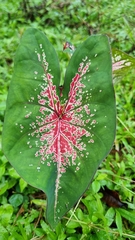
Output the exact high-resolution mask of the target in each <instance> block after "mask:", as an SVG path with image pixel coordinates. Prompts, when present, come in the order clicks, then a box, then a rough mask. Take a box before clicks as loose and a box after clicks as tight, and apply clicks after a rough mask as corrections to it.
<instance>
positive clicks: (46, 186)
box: [3, 29, 116, 228]
mask: <svg viewBox="0 0 135 240" xmlns="http://www.w3.org/2000/svg"><path fill="white" fill-rule="evenodd" d="M31 39H34V42H33V45H32V44H31ZM111 68H112V63H111V53H110V47H109V44H108V39H107V37H105V36H101V35H97V36H92V37H90V38H88V40H86V41H85V42H84V43H83V44H82V45H81V46H80V47H79V48H78V49H77V50H76V51H75V53H74V54H73V56H72V58H71V60H70V63H69V66H68V68H67V72H66V76H65V84H64V86H63V89H62V91H61V92H60V91H59V80H60V79H59V78H60V73H59V64H58V59H57V56H56V53H55V51H54V49H53V47H52V46H51V44H50V43H49V41H48V40H47V38H46V37H45V36H44V35H43V34H42V33H40V32H39V31H38V30H35V29H30V30H28V31H26V33H25V34H24V36H23V38H22V41H21V45H20V47H19V49H18V51H17V54H16V59H15V73H14V76H13V80H12V83H11V86H10V90H9V95H8V100H7V110H6V116H5V123H4V131H3V149H4V152H5V155H6V156H7V158H8V159H9V160H10V162H11V164H12V165H13V166H14V168H15V169H16V170H17V172H18V173H19V174H20V175H21V176H22V178H24V180H25V181H27V182H28V183H29V184H31V185H33V186H34V187H37V188H39V189H41V190H43V191H44V192H45V193H46V195H47V202H48V205H47V220H48V222H49V223H50V225H51V226H52V227H53V228H55V226H56V225H57V223H58V221H59V220H60V219H61V217H62V216H64V215H65V213H66V212H67V211H68V210H69V209H70V208H71V207H73V205H74V204H75V203H76V202H77V200H78V199H79V198H80V197H81V195H82V194H83V193H84V191H85V190H86V188H87V187H88V186H89V184H90V182H91V181H92V178H93V176H94V174H95V171H96V170H97V168H98V166H99V164H100V163H101V161H102V160H103V159H104V158H105V157H106V156H107V154H108V153H109V151H110V149H111V147H112V144H113V141H114V136H115V124H116V123H115V120H116V116H115V115H116V113H115V98H114V90H113V85H112V69H111Z"/></svg>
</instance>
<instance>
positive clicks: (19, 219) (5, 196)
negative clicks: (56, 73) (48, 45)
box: [0, 0, 135, 240]
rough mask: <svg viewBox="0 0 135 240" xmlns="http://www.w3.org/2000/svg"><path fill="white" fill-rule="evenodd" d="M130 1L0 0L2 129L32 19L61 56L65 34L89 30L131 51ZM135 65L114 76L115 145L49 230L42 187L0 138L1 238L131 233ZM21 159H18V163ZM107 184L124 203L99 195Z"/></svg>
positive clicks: (134, 50)
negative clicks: (14, 161)
mask: <svg viewBox="0 0 135 240" xmlns="http://www.w3.org/2000/svg"><path fill="white" fill-rule="evenodd" d="M134 19H135V12H134V1H132V0H129V1H128V2H127V1H126V0H123V1H120V0H115V1H114V0H113V1H111V2H110V1H107V0H100V1H98V0H95V1H92V0H84V1H79V0H75V1H74V2H72V3H71V1H62V0H60V1H51V0H50V1H43V0H33V1H32V0H31V1H27V0H18V1H16V0H10V1H9V0H8V1H6V0H3V1H2V3H1V4H0V26H1V28H0V38H1V41H0V53H1V54H0V134H1V133H2V126H3V121H4V111H5V107H6V97H7V92H8V87H9V83H10V80H11V77H12V73H13V59H14V55H15V51H16V48H17V46H18V44H19V42H20V38H21V36H22V33H23V32H24V31H25V30H26V29H27V28H28V27H36V28H38V29H40V30H42V31H44V32H45V33H46V34H47V37H48V39H49V40H50V41H51V42H52V44H53V45H54V47H55V49H56V51H57V54H58V56H59V59H60V62H61V70H62V71H63V74H64V70H63V69H64V68H65V66H67V63H68V60H69V56H68V54H66V53H63V51H62V48H63V43H64V41H65V40H66V41H67V40H69V41H70V42H72V43H73V44H74V45H75V46H77V45H78V44H79V43H80V42H82V41H84V40H85V39H86V38H87V37H88V35H91V34H93V33H94V34H96V33H104V34H106V35H108V36H109V39H110V43H111V46H112V48H114V47H115V48H118V49H119V50H122V51H125V52H126V53H128V54H130V55H131V56H135V43H134V39H135V23H134ZM134 75H135V72H134V70H133V71H131V70H130V71H127V72H126V73H125V72H124V74H123V75H121V77H119V78H114V83H115V84H114V86H115V92H116V102H117V136H116V139H115V142H114V147H113V149H112V151H111V153H110V154H109V156H108V157H107V159H105V161H104V162H103V163H102V165H101V166H100V168H99V170H98V171H97V173H96V175H95V178H94V180H93V183H92V185H91V186H90V187H89V189H88V190H87V192H86V193H85V194H84V195H83V197H82V199H80V202H79V203H78V204H77V205H76V206H75V208H74V209H72V210H71V211H70V212H69V213H67V215H66V216H65V217H64V218H63V220H62V221H61V223H59V225H58V226H57V228H56V231H55V232H53V231H52V230H51V229H50V227H49V226H48V225H47V224H46V222H45V219H44V211H45V209H46V198H45V195H44V194H43V193H42V192H40V191H38V190H36V189H34V188H32V187H31V186H28V185H27V183H26V182H25V181H24V180H23V179H21V178H20V177H19V176H18V174H17V173H16V172H15V170H14V169H13V168H12V166H11V165H10V164H9V162H8V161H7V160H6V158H5V156H4V155H3V152H2V148H1V138H0V233H1V234H0V240H4V239H8V240H15V239H18V240H30V239H31V240H35V239H37V240H38V239H50V240H51V239H58V240H63V239H68V240H76V239H81V240H82V239H86V240H87V239H99V240H102V239H118V240H121V239H135V193H134V192H135V150H134V148H135V135H134V132H135V115H134V108H135V98H134V96H135V81H134ZM22 164H23V163H22ZM105 187H107V188H108V189H110V190H115V191H117V192H118V194H119V197H120V199H121V201H122V202H124V203H126V204H127V205H126V207H125V209H123V208H114V207H111V206H107V205H106V203H104V202H103V201H102V197H103V190H104V189H105Z"/></svg>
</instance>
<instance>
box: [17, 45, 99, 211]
mask: <svg viewBox="0 0 135 240" xmlns="http://www.w3.org/2000/svg"><path fill="white" fill-rule="evenodd" d="M40 49H41V52H42V53H39V52H38V51H37V50H35V53H36V55H37V59H38V61H39V62H40V64H41V65H42V67H43V69H44V74H43V75H42V76H41V75H40V74H39V73H38V71H36V70H35V71H34V73H33V74H34V75H33V76H34V78H35V79H36V81H37V78H38V77H39V78H40V79H41V77H42V79H43V80H42V83H40V82H39V85H38V87H37V88H36V89H34V90H35V93H36V92H38V94H37V100H36V97H35V96H31V97H30V100H29V103H35V101H36V103H37V102H38V106H39V112H38V114H37V116H36V117H35V121H32V122H31V123H30V124H29V133H28V141H27V145H28V148H30V149H31V148H33V147H34V149H35V148H36V149H37V150H36V152H35V157H36V158H37V157H38V158H40V163H41V164H46V165H47V166H48V167H49V166H51V164H57V179H56V191H55V208H56V204H57V198H58V189H59V182H60V177H61V176H62V174H63V173H65V172H66V169H67V167H69V166H74V167H75V171H78V170H79V169H80V165H81V163H80V162H78V158H77V156H79V157H81V156H82V157H83V156H84V153H85V154H86V155H85V157H86V158H87V157H88V155H89V152H88V150H87V149H86V145H87V143H89V144H90V143H94V139H93V136H94V134H93V133H92V134H91V128H92V127H95V124H96V120H95V119H93V117H94V115H95V113H91V112H90V107H89V103H87V104H83V99H82V93H83V92H84V91H86V99H87V98H88V96H87V90H85V88H86V86H85V83H84V82H85V81H84V80H86V81H90V79H87V78H86V76H85V75H86V73H87V72H89V66H90V64H91V60H90V59H88V57H87V56H86V57H85V58H84V59H82V61H81V62H80V64H79V66H78V71H77V72H76V73H75V76H74V77H73V79H72V81H71V84H70V91H69V95H68V99H67V100H65V104H61V102H60V99H59V96H58V95H57V94H56V86H55V85H53V78H54V77H55V76H53V75H52V74H51V69H49V63H48V62H47V60H46V54H45V52H44V49H43V48H42V44H40ZM82 79H83V82H82ZM34 95H35V94H34ZM24 108H25V111H26V113H25V116H24V117H25V119H31V116H32V112H31V111H29V109H28V106H24ZM95 112H96V109H95ZM21 126H22V125H21ZM21 131H23V130H22V129H21ZM83 139H85V141H84V140H83ZM37 170H38V171H40V167H37Z"/></svg>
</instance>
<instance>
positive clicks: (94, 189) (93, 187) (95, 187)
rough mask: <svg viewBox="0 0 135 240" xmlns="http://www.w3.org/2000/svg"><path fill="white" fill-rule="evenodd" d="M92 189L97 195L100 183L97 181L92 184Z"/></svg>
mask: <svg viewBox="0 0 135 240" xmlns="http://www.w3.org/2000/svg"><path fill="white" fill-rule="evenodd" d="M92 189H93V191H94V193H97V192H98V191H99V190H100V183H99V181H97V180H95V181H94V182H93V183H92Z"/></svg>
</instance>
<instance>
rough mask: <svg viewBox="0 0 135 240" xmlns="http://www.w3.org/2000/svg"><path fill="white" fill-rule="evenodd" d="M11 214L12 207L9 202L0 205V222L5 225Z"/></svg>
mask: <svg viewBox="0 0 135 240" xmlns="http://www.w3.org/2000/svg"><path fill="white" fill-rule="evenodd" d="M12 214H13V207H12V206H11V205H10V204H4V205H2V206H0V223H1V224H2V225H3V226H4V227H6V226H7V225H8V224H9V222H10V219H11V217H12Z"/></svg>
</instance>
